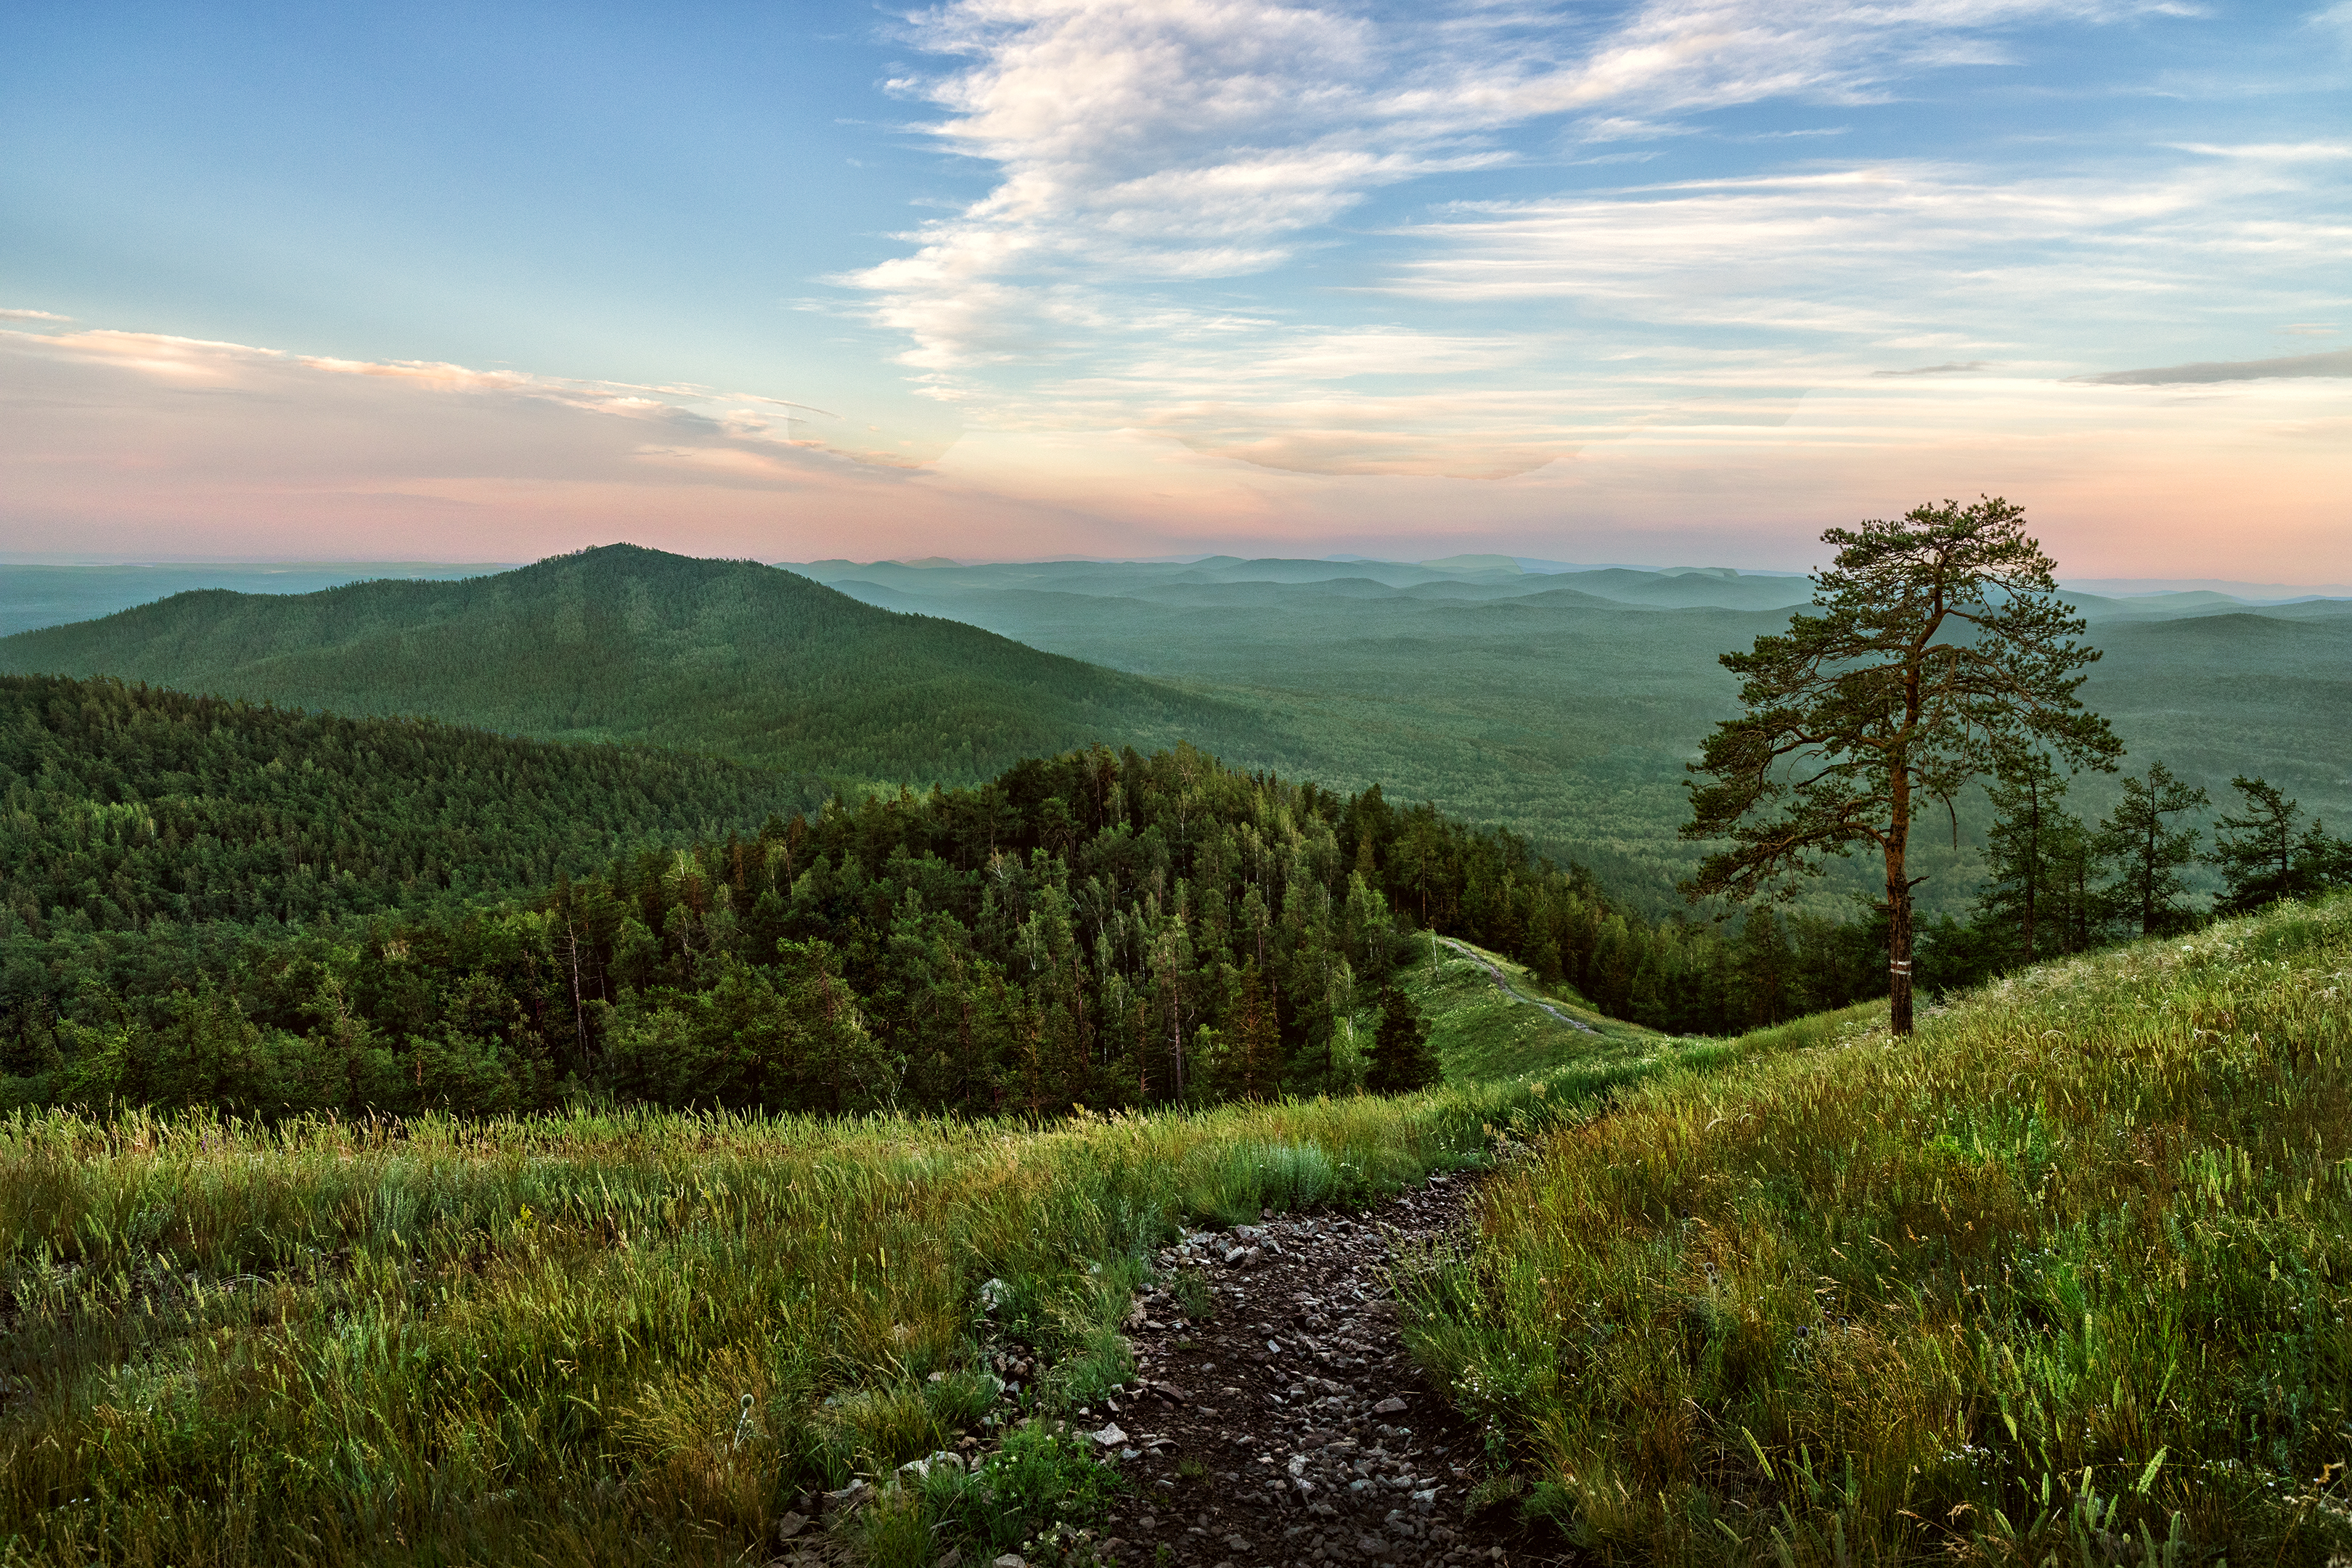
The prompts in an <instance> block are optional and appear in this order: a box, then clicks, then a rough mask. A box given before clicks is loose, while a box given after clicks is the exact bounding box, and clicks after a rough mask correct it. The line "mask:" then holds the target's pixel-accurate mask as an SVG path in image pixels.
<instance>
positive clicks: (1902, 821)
mask: <svg viewBox="0 0 2352 1568" xmlns="http://www.w3.org/2000/svg"><path fill="white" fill-rule="evenodd" d="M1910 784H1911V781H1910V779H1909V778H1908V777H1907V776H1906V774H1905V773H1901V772H1897V773H1896V774H1895V802H1894V805H1895V809H1894V812H1893V814H1892V816H1893V820H1892V821H1891V822H1889V823H1888V825H1887V834H1886V1012H1887V1026H1888V1027H1890V1028H1892V1029H1893V1030H1894V1031H1895V1034H1896V1035H1898V1036H1907V1035H1909V1034H1910V1033H1911V878H1910V873H1909V870H1908V868H1907V866H1906V861H1905V858H1904V857H1905V853H1906V849H1907V847H1908V846H1909V844H1910V839H1911V788H1910Z"/></svg>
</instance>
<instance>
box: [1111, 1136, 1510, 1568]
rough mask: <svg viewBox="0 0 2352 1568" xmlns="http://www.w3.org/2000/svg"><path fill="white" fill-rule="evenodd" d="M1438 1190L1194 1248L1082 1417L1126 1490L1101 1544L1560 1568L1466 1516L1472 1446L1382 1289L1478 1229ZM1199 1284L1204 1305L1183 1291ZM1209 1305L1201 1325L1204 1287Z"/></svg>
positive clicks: (1205, 1565) (1174, 1254)
mask: <svg viewBox="0 0 2352 1568" xmlns="http://www.w3.org/2000/svg"><path fill="white" fill-rule="evenodd" d="M1474 1190H1475V1184H1474V1183H1473V1182H1472V1181H1471V1180H1469V1179H1466V1178H1464V1177H1460V1176H1455V1177H1445V1176H1437V1177H1433V1178H1432V1179H1431V1180H1430V1181H1429V1183H1428V1184H1425V1185H1423V1186H1421V1187H1418V1188H1416V1189H1414V1190H1412V1192H1409V1193H1406V1194H1403V1195H1402V1196H1400V1197H1397V1198H1393V1199H1391V1200H1390V1201H1388V1202H1387V1203H1384V1204H1382V1205H1379V1206H1378V1207H1377V1208H1375V1209H1373V1210H1371V1211H1370V1213H1368V1214H1365V1215H1360V1216H1357V1217H1346V1216H1332V1215H1308V1216H1297V1217H1287V1216H1286V1217H1284V1218H1280V1219H1272V1218H1269V1219H1268V1220H1266V1221H1265V1223H1264V1224H1261V1225H1255V1226H1241V1227H1238V1228H1236V1229H1234V1230H1232V1231H1229V1232H1193V1233H1189V1234H1188V1235H1186V1236H1185V1237H1184V1238H1183V1239H1182V1240H1181V1241H1180V1242H1179V1243H1178V1244H1177V1245H1176V1246H1174V1247H1168V1248H1165V1249H1163V1250H1162V1251H1161V1253H1160V1283H1159V1284H1158V1285H1157V1286H1155V1287H1154V1288H1153V1289H1150V1291H1148V1292H1147V1293H1146V1294H1145V1295H1144V1296H1143V1297H1141V1298H1140V1299H1139V1300H1138V1302H1137V1305H1136V1309H1135V1310H1134V1311H1133V1313H1132V1314H1130V1316H1129V1320H1128V1325H1127V1332H1128V1336H1129V1341H1130V1342H1131V1343H1132V1344H1133V1345H1134V1347H1135V1353H1136V1360H1137V1377H1136V1380H1135V1381H1134V1382H1132V1383H1130V1384H1128V1385H1127V1386H1128V1388H1129V1391H1130V1392H1129V1394H1125V1395H1123V1396H1118V1397H1114V1398H1113V1399H1112V1400H1109V1401H1107V1402H1106V1403H1105V1405H1103V1406H1098V1407H1096V1408H1094V1409H1093V1410H1092V1411H1091V1412H1090V1413H1089V1414H1090V1415H1091V1416H1092V1417H1093V1418H1094V1419H1096V1420H1105V1418H1106V1417H1107V1420H1106V1421H1105V1425H1104V1426H1101V1427H1100V1428H1098V1429H1097V1441H1098V1442H1101V1443H1102V1444H1103V1445H1104V1447H1106V1448H1110V1449H1115V1450H1117V1451H1118V1454H1119V1457H1120V1458H1121V1460H1122V1463H1123V1468H1125V1470H1126V1471H1127V1474H1128V1477H1129V1481H1130V1485H1129V1488H1128V1489H1127V1490H1126V1491H1125V1493H1124V1494H1123V1495H1122V1496H1121V1498H1120V1499H1119V1501H1118V1505H1117V1507H1116V1509H1115V1510H1114V1512H1113V1514H1112V1516H1111V1517H1110V1518H1109V1519H1108V1521H1105V1522H1104V1523H1103V1524H1102V1525H1101V1527H1100V1528H1099V1533H1098V1539H1100V1540H1101V1542H1102V1550H1103V1553H1104V1555H1105V1556H1106V1557H1107V1558H1109V1559H1112V1560H1114V1561H1116V1562H1118V1563H1121V1564H1123V1565H1128V1568H1145V1565H1150V1568H1160V1565H1161V1564H1187V1565H1197V1568H1283V1565H1287V1564H1305V1563H1340V1564H1357V1563H1381V1564H1392V1565H1396V1568H1406V1565H1414V1564H1423V1563H1426V1564H1433V1565H1454V1564H1469V1563H1522V1564H1535V1563H1546V1562H1551V1561H1554V1560H1555V1559H1554V1557H1553V1556H1552V1554H1551V1553H1550V1552H1543V1551H1539V1550H1537V1549H1536V1548H1534V1547H1533V1546H1532V1545H1531V1544H1530V1543H1529V1542H1528V1541H1527V1540H1526V1539H1525V1538H1524V1537H1522V1536H1521V1535H1520V1534H1519V1533H1518V1532H1517V1530H1516V1528H1515V1527H1514V1526H1513V1525H1512V1523H1511V1510H1509V1509H1507V1508H1500V1509H1494V1510H1487V1511H1486V1513H1484V1514H1482V1515H1480V1516H1478V1517H1477V1518H1475V1519H1469V1518H1465V1503H1466V1502H1467V1501H1468V1500H1469V1496H1470V1492H1471V1489H1472V1486H1473V1484H1474V1483H1475V1479H1476V1477H1477V1474H1478V1466H1479V1460H1480V1458H1481V1457H1482V1454H1481V1447H1480V1436H1479V1434H1478V1432H1477V1431H1476V1430H1475V1428H1473V1427H1472V1426H1470V1425H1469V1424H1468V1423H1467V1422H1465V1420H1464V1419H1463V1418H1462V1417H1461V1416H1460V1415H1458V1414H1456V1413H1455V1412H1454V1409H1453V1407H1452V1406H1451V1405H1449V1404H1448V1403H1447V1402H1446V1401H1445V1399H1444V1397H1443V1396H1442V1395H1441V1394H1439V1393H1438V1392H1437V1391H1436V1390H1434V1389H1433V1388H1431V1387H1429V1386H1428V1385H1427V1384H1426V1383H1425V1382H1424V1381H1423V1378H1422V1376H1421V1374H1420V1373H1419V1371H1418V1369H1417V1368H1416V1367H1415V1366H1414V1365H1413V1363H1412V1358H1411V1357H1410V1356H1409V1355H1407V1354H1406V1352H1405V1348H1404V1344H1403V1342H1402V1338H1401V1336H1400V1334H1399V1331H1398V1321H1397V1309H1396V1304H1395V1301H1394V1300H1393V1299H1392V1298H1391V1295H1390V1293H1389V1289H1388V1270H1389V1264H1390V1261H1391V1257H1392V1255H1393V1254H1394V1252H1395V1251H1396V1249H1397V1248H1398V1247H1400V1246H1410V1245H1412V1244H1414V1243H1418V1242H1425V1241H1428V1240H1433V1239H1435V1238H1437V1237H1442V1236H1444V1235H1445V1234H1447V1233H1450V1232H1452V1231H1454V1230H1456V1229H1458V1228H1459V1227H1460V1226H1463V1225H1464V1224H1465V1205H1466V1204H1467V1202H1468V1200H1469V1197H1470V1195H1471V1194H1472V1192H1473V1191H1474ZM1191 1270H1197V1271H1198V1277H1197V1279H1196V1280H1195V1286H1194V1288H1193V1289H1190V1290H1188V1289H1187V1288H1186V1287H1185V1286H1184V1285H1182V1284H1181V1283H1180V1281H1181V1279H1182V1277H1183V1276H1184V1275H1185V1274H1186V1273H1187V1271H1191ZM1202 1286H1205V1287H1206V1289H1207V1291H1208V1292H1209V1293H1210V1294H1211V1295H1213V1300H1214V1309H1213V1312H1211V1313H1210V1314H1209V1315H1208V1316H1207V1317H1205V1318H1200V1317H1197V1316H1196V1315H1195V1314H1194V1312H1193V1311H1188V1310H1187V1297H1188V1295H1189V1296H1190V1298H1191V1303H1192V1307H1193V1308H1194V1309H1195V1310H1197V1308H1198V1307H1199V1305H1200V1303H1201V1300H1202V1297H1201V1294H1200V1291H1199V1289H1198V1287H1202Z"/></svg>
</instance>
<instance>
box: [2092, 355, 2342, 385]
mask: <svg viewBox="0 0 2352 1568" xmlns="http://www.w3.org/2000/svg"><path fill="white" fill-rule="evenodd" d="M2304 375H2326V376H2352V349H2337V350H2336V351H2335V352H2333V353H2318V354H2290V355H2288V356H2286V357H2285V358H2284V359H2248V360H2225V361H2216V362H2209V363H2203V364H2175V365H2167V366H2164V367H2163V368H2161V369H2158V370H2112V371H2108V372H2107V373H2106V374H2103V375H2084V376H2077V377H2075V378H2074V379H2075V380H2077V381H2081V382H2084V383H2087V384H2090V385H2093V386H2172V385H2178V384H2210V383H2213V382H2220V381H2269V380H2272V379H2273V378H2275V377H2278V376H2304Z"/></svg>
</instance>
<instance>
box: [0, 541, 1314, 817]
mask: <svg viewBox="0 0 2352 1568" xmlns="http://www.w3.org/2000/svg"><path fill="white" fill-rule="evenodd" d="M0 672H5V673H17V674H56V675H99V674H104V675H114V676H120V677H122V678H124V679H134V680H143V681H150V682H153V683H156V684H159V685H165V686H172V687H177V688H180V689H186V690H191V691H201V692H206V693H212V694H217V695H222V696H231V697H242V698H247V699H252V700H268V701H274V702H278V703H280V704H289V705H299V706H301V707H305V708H324V709H331V710H336V711H339V712H343V713H349V714H393V713H415V714H430V715H432V716H434V717H436V718H441V719H446V720H451V721H457V722H460V723H467V724H475V725H479V726H482V727H484V728H486V729H489V730H493V731H502V732H505V733H509V734H520V735H530V736H535V737H538V738H541V739H546V740H557V741H630V742H643V743H647V744H653V745H660V746H669V747H675V748H678V749H681V750H686V751H694V752H710V753H715V754H718V755H721V756H727V757H730V758H733V759H735V760H737V761H740V762H748V763H759V764H761V765H765V766H769V767H773V768H780V769H786V770H791V771H795V772H803V773H824V774H829V775H834V776H839V777H845V778H849V779H857V780H886V781H895V780H907V781H911V782H917V783H929V782H931V781H934V780H944V781H949V782H958V781H972V780H978V779H983V778H987V777H990V776H992V775H993V774H995V773H998V772H1000V771H1002V770H1003V768H1005V767H1007V766H1009V765H1010V764H1011V763H1013V762H1016V761H1018V760H1019V759H1020V758H1022V757H1024V756H1035V755H1044V754H1050V753H1054V752H1062V751H1066V750H1069V749H1071V748H1072V747H1076V746H1083V745H1087V744H1090V743H1092V742H1097V741H1108V742H1111V743H1113V744H1119V743H1132V744H1135V745H1137V746H1138V747H1139V748H1144V749H1150V748H1152V747H1155V746H1165V745H1170V744H1172V743H1174V742H1176V741H1178V740H1180V739H1187V740H1195V741H1198V742H1201V743H1202V744H1218V745H1223V746H1227V747H1242V748H1247V749H1249V750H1251V751H1253V752H1256V753H1262V754H1265V755H1266V756H1268V757H1269V758H1270V757H1271V756H1273V755H1275V754H1278V753H1280V752H1282V750H1283V749H1282V748H1280V747H1279V746H1275V745H1269V744H1264V743H1259V742H1264V741H1265V740H1266V739H1268V737H1267V735H1266V733H1265V726H1264V725H1263V723H1262V722H1261V721H1259V720H1258V719H1257V718H1256V717H1255V715H1254V714H1252V713H1250V712H1248V711H1247V710H1243V709H1240V708H1237V707H1235V706H1234V705H1233V704H1231V703H1226V702H1220V701H1218V700H1215V699H1213V698H1209V697H1203V696H1200V695H1197V694H1194V693H1190V692H1185V691H1181V690H1178V689H1173V688H1171V687H1169V686H1166V685H1164V684H1161V683H1160V682H1156V681H1152V680H1149V679H1139V678H1137V677H1134V676H1131V675H1123V674H1120V673H1118V672H1117V671H1114V670H1109V669H1105V668H1099V667H1097V666H1094V665H1089V664H1085V663H1082V662H1080V661H1078V660H1076V659H1074V658H1064V657H1061V656H1057V655H1055V654H1050V653H1042V652H1039V651H1038V650H1036V649H1034V648H1032V647H1024V646H1023V645H1021V644H1019V643H1016V642H1013V641H1010V640H1008V639H1006V638H1004V637H999V636H996V635H994V634H992V633H990V632H987V631H983V630H982V629H980V628H978V627H976V626H968V625H965V624H962V623H961V622H959V621H954V620H941V619H936V618H929V617H925V616H905V615H898V614H894V613H891V612H890V611H887V610H885V609H877V608H875V607H873V606H871V605H864V604H860V603H858V602H857V601H856V600H855V599H853V598H850V597H848V596H847V595H842V594H839V593H836V592H835V591H834V590H832V589H830V588H827V587H824V586H823V585H821V584H816V583H814V582H811V581H810V580H809V579H807V578H805V577H803V576H799V575H796V574H793V573H790V572H783V571H779V570H777V569H776V568H774V567H771V566H762V565H760V564H758V563H752V562H743V561H701V560H694V559H691V558H688V557H686V556H680V555H670V554H666V553H664V552H659V551H654V550H644V549H639V548H637V547H636V546H634V545H626V544H615V545H607V546H604V547H603V548H600V549H594V550H587V551H583V552H579V553H578V554H574V555H566V556H558V557H555V558H552V559H551V560H547V561H542V562H540V563H538V564H536V565H532V566H526V567H522V568H520V569H519V570H515V571H510V572H504V573H499V574H495V575H491V576H483V577H474V578H468V579H466V580H464V581H459V582H423V581H392V580H383V581H376V582H368V583H356V584H349V585H347V586H344V587H340V588H331V589H327V590H324V591H322V592H318V593H310V594H298V595H253V594H238V593H233V592H229V591H226V590H219V589H214V590H205V591H199V592H194V593H185V594H178V595H173V596H172V597H170V598H167V599H163V600H162V601H160V602H158V603H155V604H152V605H142V606H141V607H139V608H137V609H131V610H125V611H122V612H121V613H119V614H116V615H112V616H106V617H104V618H102V619H99V620H92V621H84V622H80V623H78V624H75V625H70V626H53V627H49V628H47V629H44V630H40V631H33V632H24V633H19V634H18V635H16V636H15V637H6V638H0Z"/></svg>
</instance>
